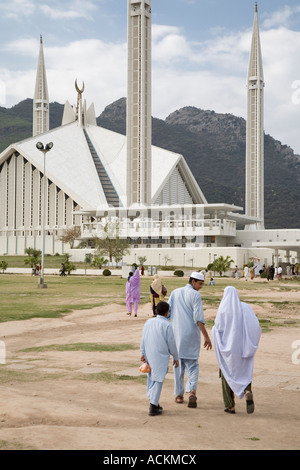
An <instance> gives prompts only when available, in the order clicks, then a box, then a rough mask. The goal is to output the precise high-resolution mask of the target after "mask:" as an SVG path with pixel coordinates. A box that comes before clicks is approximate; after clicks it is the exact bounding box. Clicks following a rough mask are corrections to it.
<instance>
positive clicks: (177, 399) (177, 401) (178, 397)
mask: <svg viewBox="0 0 300 470" xmlns="http://www.w3.org/2000/svg"><path fill="white" fill-rule="evenodd" d="M175 402H176V403H183V396H182V395H177V397H175Z"/></svg>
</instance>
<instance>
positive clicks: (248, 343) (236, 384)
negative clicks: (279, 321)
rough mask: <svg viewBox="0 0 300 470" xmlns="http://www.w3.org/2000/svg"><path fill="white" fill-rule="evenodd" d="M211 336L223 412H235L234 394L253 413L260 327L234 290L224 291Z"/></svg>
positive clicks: (227, 289)
mask: <svg viewBox="0 0 300 470" xmlns="http://www.w3.org/2000/svg"><path fill="white" fill-rule="evenodd" d="M212 335H213V342H214V348H215V352H216V356H217V361H218V364H219V367H220V372H221V378H222V390H223V399H224V405H225V410H224V411H226V412H228V413H235V402H234V394H235V395H237V396H238V397H239V398H243V397H244V396H245V398H246V406H247V412H248V413H253V411H254V402H253V395H252V390H251V382H252V376H253V363H254V355H255V352H256V350H257V348H258V344H259V340H260V336H261V328H260V326H259V321H258V319H257V317H256V315H255V313H254V312H253V310H252V308H251V307H250V306H249V305H248V304H246V303H245V302H241V301H240V299H239V294H238V292H237V290H236V289H235V287H232V286H227V287H226V288H225V289H224V295H223V298H222V300H221V303H220V306H219V309H218V312H217V315H216V319H215V324H214V326H213V329H212Z"/></svg>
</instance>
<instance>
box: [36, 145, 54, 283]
mask: <svg viewBox="0 0 300 470" xmlns="http://www.w3.org/2000/svg"><path fill="white" fill-rule="evenodd" d="M52 147H53V143H52V142H49V144H46V145H45V146H44V144H42V142H38V143H37V144H36V148H37V149H38V150H40V151H41V152H43V155H44V181H43V202H42V267H41V277H40V279H39V283H38V287H47V284H44V257H45V201H46V153H47V152H49V150H51V149H52Z"/></svg>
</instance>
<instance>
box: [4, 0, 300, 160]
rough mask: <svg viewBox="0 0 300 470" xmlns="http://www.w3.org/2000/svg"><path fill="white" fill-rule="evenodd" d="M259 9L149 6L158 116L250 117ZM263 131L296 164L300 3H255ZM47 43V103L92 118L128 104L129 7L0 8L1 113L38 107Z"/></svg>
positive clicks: (230, 3)
mask: <svg viewBox="0 0 300 470" xmlns="http://www.w3.org/2000/svg"><path fill="white" fill-rule="evenodd" d="M254 5H255V1H254V0H152V23H153V28H152V36H153V37H152V115H153V116H155V117H159V118H162V119H164V118H165V117H166V116H168V114H170V113H171V112H173V111H175V110H176V109H179V108H181V107H183V106H196V107H198V108H202V109H211V110H214V111H216V112H220V113H232V114H235V115H237V116H241V117H244V118H245V116H246V77H247V68H248V60H249V51H250V41H251V32H252V25H253V17H254ZM258 13H259V24H260V31H261V44H262V54H263V62H264V75H265V84H266V85H265V131H266V133H268V134H270V135H272V136H273V137H274V138H276V139H278V140H280V141H281V142H282V143H283V144H287V145H289V146H291V147H292V148H293V149H294V150H295V152H296V153H299V154H300V136H299V135H300V133H299V125H300V2H299V0H297V1H296V0H286V1H285V0H258ZM40 34H41V35H42V36H43V42H44V54H45V62H46V67H47V78H48V88H49V95H50V101H58V102H60V103H64V102H65V101H66V100H68V101H69V102H70V103H71V104H74V103H75V102H76V92H75V88H74V81H75V79H76V78H77V79H78V83H79V84H80V83H81V82H82V81H84V82H85V87H86V88H85V89H86V91H85V93H84V95H85V98H86V100H87V105H89V104H90V103H91V102H94V104H95V108H96V114H97V115H99V114H100V113H101V112H102V111H103V109H104V108H105V106H107V105H108V104H110V103H112V102H113V101H115V100H117V99H119V98H121V97H123V96H126V93H127V91H126V70H127V69H126V67H127V44H126V40H127V37H126V35H127V0H86V1H82V0H64V1H61V0H60V1H58V0H45V1H38V0H10V2H7V1H6V0H5V1H4V0H0V39H1V41H0V105H1V106H5V107H11V106H13V105H14V104H17V103H18V102H19V101H21V100H23V99H26V98H32V97H33V93H34V86H35V77H36V67H37V58H38V50H39V37H40Z"/></svg>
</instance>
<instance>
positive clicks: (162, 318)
mask: <svg viewBox="0 0 300 470" xmlns="http://www.w3.org/2000/svg"><path fill="white" fill-rule="evenodd" d="M168 311H169V304H168V303H167V302H164V301H161V302H159V303H158V304H157V317H155V318H150V319H149V320H147V321H146V323H145V325H144V328H143V335H142V341H141V347H140V349H141V361H142V362H146V363H147V364H149V366H150V372H149V373H148V376H147V395H148V398H149V402H150V406H149V415H150V416H156V415H159V414H161V413H162V407H161V406H160V405H159V398H160V395H161V391H162V386H163V382H164V380H165V377H166V375H167V372H168V368H169V361H170V355H171V356H173V365H174V367H175V368H176V367H178V353H177V348H176V344H175V338H174V334H173V330H172V327H171V325H170V322H169V321H168V320H167V318H166V317H167V315H168Z"/></svg>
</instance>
